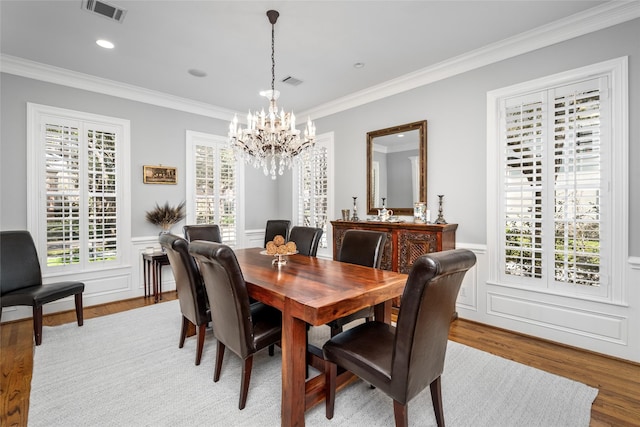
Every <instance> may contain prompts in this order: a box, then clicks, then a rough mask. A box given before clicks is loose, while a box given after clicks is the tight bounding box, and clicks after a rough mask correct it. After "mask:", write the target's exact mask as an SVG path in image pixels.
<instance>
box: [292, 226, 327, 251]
mask: <svg viewBox="0 0 640 427" xmlns="http://www.w3.org/2000/svg"><path fill="white" fill-rule="evenodd" d="M321 238H322V228H316V227H302V226H295V227H293V228H291V231H290V233H289V241H290V242H295V244H296V247H297V249H298V253H299V254H302V255H306V256H316V254H317V253H318V245H319V243H320V239H321Z"/></svg>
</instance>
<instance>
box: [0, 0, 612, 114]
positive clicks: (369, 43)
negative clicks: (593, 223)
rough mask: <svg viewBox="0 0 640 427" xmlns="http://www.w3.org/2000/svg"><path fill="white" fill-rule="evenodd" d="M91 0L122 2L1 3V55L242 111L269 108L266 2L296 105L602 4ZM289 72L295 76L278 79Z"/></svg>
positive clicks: (559, 0) (285, 97)
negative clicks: (105, 10)
mask: <svg viewBox="0 0 640 427" xmlns="http://www.w3.org/2000/svg"><path fill="white" fill-rule="evenodd" d="M101 1H105V2H106V3H110V4H112V5H115V6H118V7H120V8H123V9H125V10H126V15H125V17H124V19H123V21H122V22H121V23H120V22H116V21H112V20H109V19H107V18H105V17H103V16H99V15H97V14H95V13H90V12H88V11H85V10H83V8H82V5H83V1H82V0H65V1H55V0H49V1H24V0H20V1H10V0H1V1H0V15H1V22H0V31H1V33H0V37H1V53H2V54H3V55H4V57H5V58H7V57H6V55H10V56H12V57H18V58H24V59H27V60H31V61H36V62H39V63H43V64H47V65H51V66H55V67H61V68H64V69H68V70H72V71H75V72H80V73H85V74H89V75H92V76H97V77H100V78H104V79H108V80H113V81H116V82H121V83H125V84H128V85H133V86H137V87H140V88H144V89H147V90H152V91H157V92H161V93H165V94H170V95H173V96H176V97H180V98H185V99H189V100H194V101H198V102H203V103H206V104H210V105H213V106H219V107H223V108H225V109H231V110H236V111H247V109H249V108H251V109H252V110H253V109H256V108H262V107H266V106H267V101H266V99H264V98H261V97H260V96H259V95H258V92H259V91H260V90H265V89H270V85H271V26H270V24H269V21H268V19H267V17H266V11H267V10H269V9H276V10H278V11H279V12H280V18H279V19H278V22H277V24H276V26H275V37H276V39H275V59H276V68H275V71H276V83H275V86H276V90H279V91H280V92H281V96H280V100H279V102H278V104H279V106H280V107H284V108H286V109H288V110H289V109H294V110H295V111H296V112H298V111H305V110H309V109H312V108H315V107H318V106H320V105H323V104H326V103H328V102H330V101H333V100H335V99H339V98H341V97H345V96H348V95H349V94H353V93H355V92H358V91H362V90H365V89H368V88H372V87H376V86H378V85H381V84H383V83H384V82H387V81H390V80H392V79H397V78H399V77H401V76H403V75H406V74H408V73H411V72H415V71H417V70H421V69H424V68H427V67H430V66H433V65H434V64H437V63H441V62H443V61H447V60H450V59H451V58H454V57H458V56H461V55H464V54H467V53H469V52H471V51H474V50H477V49H480V48H482V47H484V46H487V45H490V44H493V43H497V42H499V41H501V40H504V39H507V38H509V37H513V36H515V35H518V34H520V33H523V32H525V31H528V30H532V29H535V28H538V27H541V26H543V25H545V24H548V23H550V22H553V21H557V20H561V19H565V18H567V17H568V16H570V15H573V14H576V13H579V12H582V11H585V10H586V9H589V8H593V7H596V6H598V5H601V4H602V3H605V2H603V1H579V0H566V1H563V0H554V1H541V0H537V1H519V0H518V1H513V0H511V1H507V0H503V1H478V0H476V1H415V0H414V1H359V0H352V1H328V0H321V1H150V0H146V1H143V0H138V1H127V0H113V1H112V0H101ZM99 38H104V39H108V40H110V41H112V42H113V43H114V44H115V48H114V49H112V50H106V49H103V48H100V47H98V46H97V45H96V44H95V41H96V40H97V39H99ZM355 63H363V64H364V67H362V68H356V67H354V64H355ZM189 69H198V70H201V71H204V72H206V74H207V75H206V77H194V76H192V75H190V74H189V73H188V70H189ZM287 76H292V77H294V78H296V79H299V80H302V83H301V84H300V85H298V86H292V85H289V84H285V83H281V82H280V81H281V80H282V79H284V78H285V77H287Z"/></svg>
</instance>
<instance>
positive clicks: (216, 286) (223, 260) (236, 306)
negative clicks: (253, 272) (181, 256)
mask: <svg viewBox="0 0 640 427" xmlns="http://www.w3.org/2000/svg"><path fill="white" fill-rule="evenodd" d="M189 253H190V254H191V255H192V256H193V257H194V258H195V259H196V260H197V261H198V264H199V265H200V272H201V273H202V278H203V280H204V284H205V287H206V288H207V295H208V296H209V307H210V308H211V323H212V324H213V333H214V335H215V337H216V339H218V340H219V341H220V342H222V343H223V344H224V345H225V346H226V347H229V349H231V351H233V352H234V353H236V354H237V355H238V356H240V357H242V358H245V357H247V356H248V355H250V354H252V353H255V351H256V350H255V345H254V342H253V323H252V320H251V319H252V318H251V308H250V304H249V294H248V292H247V285H246V283H245V281H244V277H243V275H242V271H241V270H240V265H239V264H238V260H237V259H236V254H235V253H234V252H233V250H231V248H230V247H228V246H226V245H223V244H221V243H214V242H203V241H197V242H193V243H191V244H190V245H189Z"/></svg>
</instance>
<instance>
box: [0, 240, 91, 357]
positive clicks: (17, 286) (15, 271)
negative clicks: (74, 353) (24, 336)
mask: <svg viewBox="0 0 640 427" xmlns="http://www.w3.org/2000/svg"><path fill="white" fill-rule="evenodd" d="M83 292H84V283H82V282H75V281H66V282H57V283H48V284H46V285H43V284H42V273H41V270H40V261H38V253H37V251H36V245H35V243H34V242H33V238H32V237H31V234H30V233H29V232H28V231H24V230H18V231H2V232H0V317H2V307H12V306H15V305H27V306H31V307H33V335H34V337H35V341H36V345H40V344H42V306H43V305H44V304H47V303H50V302H53V301H57V300H60V299H62V298H66V297H70V296H71V295H73V296H74V298H75V305H76V318H77V320H78V326H82V325H83V323H84V316H83V312H82V293H83Z"/></svg>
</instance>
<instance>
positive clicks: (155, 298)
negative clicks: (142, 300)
mask: <svg viewBox="0 0 640 427" xmlns="http://www.w3.org/2000/svg"><path fill="white" fill-rule="evenodd" d="M152 269H153V302H154V303H156V302H158V267H156V264H155V262H154V263H153V266H152Z"/></svg>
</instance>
